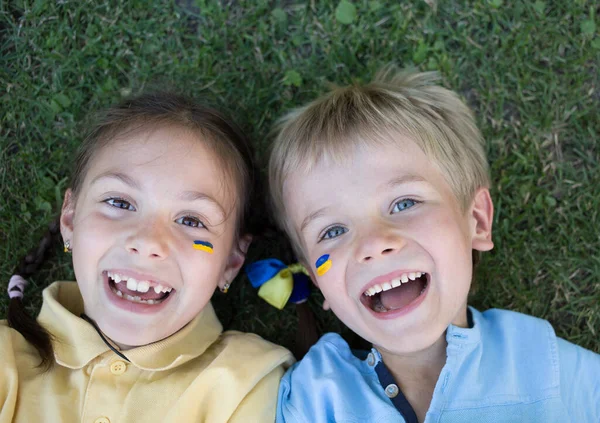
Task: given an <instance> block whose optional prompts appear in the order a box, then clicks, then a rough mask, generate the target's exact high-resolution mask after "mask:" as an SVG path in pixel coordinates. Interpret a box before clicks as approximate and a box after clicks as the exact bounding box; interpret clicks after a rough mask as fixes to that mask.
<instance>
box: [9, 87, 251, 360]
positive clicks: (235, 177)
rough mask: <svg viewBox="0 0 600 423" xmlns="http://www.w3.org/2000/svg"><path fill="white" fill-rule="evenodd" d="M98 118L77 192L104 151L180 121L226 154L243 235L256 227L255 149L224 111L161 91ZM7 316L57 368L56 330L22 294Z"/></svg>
mask: <svg viewBox="0 0 600 423" xmlns="http://www.w3.org/2000/svg"><path fill="white" fill-rule="evenodd" d="M95 120H96V123H95V124H94V125H93V126H92V129H91V130H90V131H89V134H88V135H87V137H86V138H85V139H84V141H83V143H82V144H81V146H80V148H79V151H78V152H77V156H76V160H75V164H74V171H73V175H72V178H71V188H72V190H73V196H74V197H76V196H77V195H78V194H79V192H80V190H81V186H82V184H83V181H84V179H85V176H86V173H87V171H88V169H89V166H90V163H91V161H92V160H93V158H94V156H95V155H96V153H97V152H98V151H100V150H101V149H103V148H105V147H107V146H108V145H110V144H111V143H112V142H116V141H117V140H118V139H119V137H121V136H123V135H127V134H131V133H132V132H135V131H139V130H147V129H149V128H150V129H152V128H157V127H164V126H175V127H179V128H183V129H188V130H191V131H193V132H194V133H196V134H198V135H199V136H200V137H201V138H202V140H203V142H206V143H207V145H208V147H209V148H211V149H212V150H213V151H214V152H215V154H216V156H217V157H218V158H220V160H221V165H222V167H223V169H224V171H225V172H226V174H227V176H229V177H230V180H232V181H234V182H235V187H233V188H234V189H235V190H236V194H237V195H236V197H235V198H236V199H237V200H236V202H237V203H236V207H235V208H236V217H237V226H236V235H237V236H238V239H239V236H240V235H241V234H247V233H252V232H253V231H254V227H253V223H254V222H253V219H252V216H251V215H250V214H251V211H252V210H253V208H252V207H251V204H252V203H253V202H254V199H255V183H256V181H255V178H256V175H255V166H254V160H253V152H252V149H251V146H250V143H249V141H248V139H247V138H246V136H245V135H244V133H243V132H242V130H241V129H240V128H239V127H238V126H237V125H236V124H234V123H233V122H232V121H231V120H229V119H227V118H226V117H225V116H224V115H222V114H221V113H220V112H218V111H216V110H215V109H213V108H210V107H207V106H204V105H200V104H197V103H195V102H193V101H192V100H191V99H189V98H187V97H184V96H181V95H177V94H174V93H169V92H156V93H150V94H142V95H140V96H138V97H134V98H131V99H128V100H125V101H123V102H121V103H120V104H118V105H116V106H113V107H111V108H109V109H107V110H105V111H104V112H101V113H100V114H98V115H96V118H95ZM229 188H232V187H229ZM58 233H59V225H58V221H57V222H53V223H52V224H51V225H50V228H49V231H48V233H47V234H46V235H45V236H44V238H43V239H42V241H41V243H40V245H39V247H38V248H36V249H35V250H33V251H32V252H31V253H30V254H28V255H27V256H26V257H25V258H24V259H23V260H22V261H21V263H20V264H19V266H18V267H17V269H16V271H15V274H18V275H20V276H22V277H24V278H27V277H29V276H31V275H32V274H33V273H34V272H35V271H36V270H37V269H38V268H39V266H40V265H41V263H42V262H43V260H44V258H45V256H46V255H47V252H48V250H49V249H50V247H51V245H52V240H53V239H54V238H57V237H58ZM7 320H8V324H9V325H10V326H11V327H12V328H14V329H15V330H17V331H18V332H20V333H21V335H23V337H24V338H25V339H26V340H27V341H28V342H29V343H31V344H32V345H33V346H34V347H35V348H36V349H37V350H38V352H39V355H40V358H41V363H40V367H41V368H43V369H44V370H48V369H49V368H50V367H52V365H53V362H54V360H53V349H52V343H51V334H49V333H48V332H47V331H46V330H45V329H44V328H43V327H42V326H41V325H40V324H39V323H38V322H37V320H35V319H33V318H32V317H31V316H29V315H28V314H27V313H26V311H25V308H24V306H23V303H22V301H21V298H13V299H11V300H10V304H9V308H8V315H7Z"/></svg>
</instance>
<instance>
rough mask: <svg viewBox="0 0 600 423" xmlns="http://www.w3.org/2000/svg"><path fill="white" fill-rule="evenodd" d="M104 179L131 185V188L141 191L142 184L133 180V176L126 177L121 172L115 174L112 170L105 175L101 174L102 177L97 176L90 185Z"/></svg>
mask: <svg viewBox="0 0 600 423" xmlns="http://www.w3.org/2000/svg"><path fill="white" fill-rule="evenodd" d="M103 178H109V179H116V180H118V181H121V182H123V183H124V184H125V185H129V186H130V187H132V188H135V189H137V190H138V191H139V190H140V184H138V183H137V181H136V180H135V179H133V178H132V177H131V176H129V175H126V174H124V173H121V172H113V171H110V170H109V171H108V172H104V173H101V174H100V175H98V176H96V177H95V178H94V179H93V180H92V182H91V183H90V185H92V184H94V183H96V182H97V181H98V180H100V179H103Z"/></svg>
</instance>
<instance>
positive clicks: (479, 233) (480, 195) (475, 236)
mask: <svg viewBox="0 0 600 423" xmlns="http://www.w3.org/2000/svg"><path fill="white" fill-rule="evenodd" d="M470 217H471V219H470V222H471V245H472V247H473V249H474V250H478V251H489V250H491V249H492V248H494V243H493V241H492V222H493V220H494V203H493V202H492V198H491V197H490V191H489V190H488V189H487V188H480V189H479V190H478V191H477V193H476V194H475V198H474V199H473V204H472V205H471V210H470Z"/></svg>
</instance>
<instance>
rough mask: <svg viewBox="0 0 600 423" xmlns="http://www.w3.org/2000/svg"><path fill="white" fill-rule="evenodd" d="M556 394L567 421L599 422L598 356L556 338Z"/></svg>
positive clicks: (599, 369)
mask: <svg viewBox="0 0 600 423" xmlns="http://www.w3.org/2000/svg"><path fill="white" fill-rule="evenodd" d="M557 344H558V354H559V360H560V395H561V397H562V401H563V403H564V405H565V407H566V408H567V410H568V413H569V416H571V421H574V422H600V355H598V354H596V353H593V352H592V351H589V350H586V349H584V348H581V347H579V346H577V345H574V344H571V343H570V342H567V341H565V340H564V339H561V338H558V339H557Z"/></svg>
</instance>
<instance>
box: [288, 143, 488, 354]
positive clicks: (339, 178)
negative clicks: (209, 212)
mask: <svg viewBox="0 0 600 423" xmlns="http://www.w3.org/2000/svg"><path fill="white" fill-rule="evenodd" d="M284 196H285V201H286V208H287V210H289V213H290V216H289V218H291V220H292V223H293V225H294V227H295V228H296V230H297V231H298V233H299V234H300V239H301V242H302V244H303V249H304V252H305V256H306V258H307V259H308V260H309V263H305V264H306V265H307V267H308V268H309V269H310V271H311V273H312V277H313V280H314V281H315V283H316V284H317V285H318V286H319V288H320V289H321V291H322V293H323V295H324V296H325V299H326V300H327V302H328V303H329V305H330V306H331V309H332V310H333V312H334V313H335V314H336V315H337V316H338V317H339V318H340V319H341V320H342V321H343V322H344V323H345V324H346V325H347V326H348V327H350V328H351V329H352V330H353V331H355V332H356V333H357V334H359V335H360V336H362V337H363V338H365V339H367V340H369V341H370V342H372V343H373V344H374V345H376V346H378V347H380V348H383V349H385V350H387V351H389V352H392V353H397V354H402V353H410V352H415V351H419V350H422V349H424V348H427V347H428V346H430V345H432V344H433V343H434V342H435V341H436V340H438V339H439V337H440V336H441V335H442V334H443V333H444V332H445V330H446V328H447V326H448V325H449V324H450V323H453V324H455V325H460V326H466V323H467V321H466V306H467V295H468V292H469V287H470V284H471V278H472V259H471V257H472V249H476V250H481V251H484V250H489V249H491V248H492V246H493V244H492V241H491V222H492V216H493V206H492V203H491V199H490V197H489V192H488V190H487V189H480V190H479V191H478V192H477V194H476V196H475V199H474V200H473V203H472V204H471V205H470V207H469V208H468V209H467V210H466V211H463V210H462V209H461V207H460V204H459V202H458V200H457V198H456V197H455V195H454V194H453V192H452V190H451V188H450V186H449V185H448V183H447V182H446V180H445V179H444V177H443V175H442V173H441V172H440V170H439V169H438V168H437V166H436V165H435V164H434V163H433V162H432V161H431V160H429V159H428V158H427V156H426V155H425V154H424V153H423V151H422V150H421V149H420V148H419V147H418V146H417V145H416V144H415V143H414V142H413V141H411V140H410V139H409V138H407V137H404V136H398V137H397V140H396V145H391V144H389V143H388V144H385V145H379V146H373V147H369V148H367V147H365V148H363V149H361V150H359V149H357V150H356V152H355V153H353V155H352V157H351V160H348V163H345V164H342V165H340V164H334V163H332V162H330V161H327V160H322V161H321V162H320V163H319V164H318V165H317V166H315V167H314V168H313V169H312V170H311V171H310V172H296V173H295V174H293V175H291V177H290V178H289V179H288V182H287V183H286V185H285V192H284ZM325 254H328V255H329V258H330V260H331V268H330V269H329V270H328V271H327V272H326V273H324V274H323V275H322V276H318V275H317V270H316V267H315V263H316V261H317V260H318V259H319V258H320V257H321V256H323V255H325ZM419 275H421V276H420V277H419ZM394 286H395V287H394ZM378 291H380V292H378Z"/></svg>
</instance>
